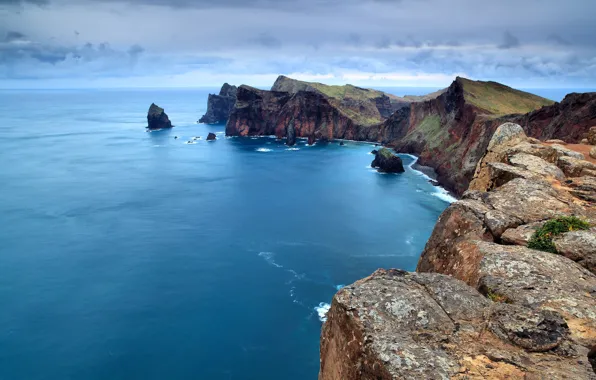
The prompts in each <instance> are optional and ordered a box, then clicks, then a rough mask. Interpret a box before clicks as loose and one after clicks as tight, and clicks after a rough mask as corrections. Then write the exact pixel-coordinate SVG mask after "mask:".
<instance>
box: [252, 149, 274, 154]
mask: <svg viewBox="0 0 596 380" xmlns="http://www.w3.org/2000/svg"><path fill="white" fill-rule="evenodd" d="M255 150H256V151H257V152H263V153H266V152H271V151H272V149H269V148H257V149H255Z"/></svg>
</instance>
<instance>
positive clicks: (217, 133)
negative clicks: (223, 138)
mask: <svg viewBox="0 0 596 380" xmlns="http://www.w3.org/2000/svg"><path fill="white" fill-rule="evenodd" d="M224 133H225V132H215V134H216V135H223V134H224Z"/></svg>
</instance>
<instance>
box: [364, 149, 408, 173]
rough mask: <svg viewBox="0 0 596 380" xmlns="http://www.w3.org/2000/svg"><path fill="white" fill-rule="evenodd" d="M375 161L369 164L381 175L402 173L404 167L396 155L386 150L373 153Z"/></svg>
mask: <svg viewBox="0 0 596 380" xmlns="http://www.w3.org/2000/svg"><path fill="white" fill-rule="evenodd" d="M374 155H375V159H374V160H373V162H372V163H371V164H370V166H372V167H373V168H376V169H377V170H378V171H379V172H381V173H403V172H404V171H405V170H404V165H403V163H402V161H401V158H399V156H398V155H396V154H394V153H393V152H391V150H389V149H387V148H381V149H379V150H378V151H377V150H375V151H374Z"/></svg>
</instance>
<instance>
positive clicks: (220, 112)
mask: <svg viewBox="0 0 596 380" xmlns="http://www.w3.org/2000/svg"><path fill="white" fill-rule="evenodd" d="M237 91H238V89H237V88H236V86H230V85H229V84H227V83H224V85H223V86H222V87H221V90H220V91H219V95H215V94H209V98H208V100H207V112H206V113H205V115H203V116H202V117H201V118H200V119H199V123H206V124H219V123H225V122H227V121H228V118H229V117H230V112H232V109H233V108H234V104H236V92H237Z"/></svg>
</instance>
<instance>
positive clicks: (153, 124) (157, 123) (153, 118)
mask: <svg viewBox="0 0 596 380" xmlns="http://www.w3.org/2000/svg"><path fill="white" fill-rule="evenodd" d="M172 127H173V125H172V123H171V122H170V119H169V118H168V115H167V114H166V113H165V112H164V109H163V108H161V107H159V106H158V105H156V104H155V103H151V106H150V107H149V112H147V129H150V130H157V129H166V128H172Z"/></svg>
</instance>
